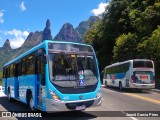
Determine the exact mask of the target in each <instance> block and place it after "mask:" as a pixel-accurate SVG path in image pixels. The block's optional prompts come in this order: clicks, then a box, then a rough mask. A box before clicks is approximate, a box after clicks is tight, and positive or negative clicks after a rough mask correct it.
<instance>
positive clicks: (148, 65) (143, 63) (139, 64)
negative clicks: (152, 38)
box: [133, 61, 153, 68]
mask: <svg viewBox="0 0 160 120" xmlns="http://www.w3.org/2000/svg"><path fill="white" fill-rule="evenodd" d="M139 67H145V68H153V64H152V62H151V61H133V68H139Z"/></svg>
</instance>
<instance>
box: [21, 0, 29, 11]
mask: <svg viewBox="0 0 160 120" xmlns="http://www.w3.org/2000/svg"><path fill="white" fill-rule="evenodd" d="M20 9H21V10H22V11H25V10H26V9H27V8H26V6H25V5H24V1H23V2H21V4H20Z"/></svg>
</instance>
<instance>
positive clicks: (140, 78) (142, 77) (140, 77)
mask: <svg viewBox="0 0 160 120" xmlns="http://www.w3.org/2000/svg"><path fill="white" fill-rule="evenodd" d="M137 77H138V79H139V80H148V79H149V75H140V74H138V75H137Z"/></svg>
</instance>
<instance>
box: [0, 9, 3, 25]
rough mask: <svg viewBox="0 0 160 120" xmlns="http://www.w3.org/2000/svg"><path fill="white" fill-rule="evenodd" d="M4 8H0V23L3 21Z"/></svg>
mask: <svg viewBox="0 0 160 120" xmlns="http://www.w3.org/2000/svg"><path fill="white" fill-rule="evenodd" d="M3 12H4V10H0V23H4V19H3V16H4V13H3Z"/></svg>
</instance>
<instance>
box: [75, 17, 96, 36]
mask: <svg viewBox="0 0 160 120" xmlns="http://www.w3.org/2000/svg"><path fill="white" fill-rule="evenodd" d="M97 20H99V17H97V16H90V17H89V19H88V20H86V21H82V22H81V23H79V25H78V27H77V28H76V31H77V32H79V35H80V37H81V38H82V39H83V37H84V35H85V33H86V32H87V31H88V30H89V28H90V27H91V26H92V24H93V23H94V22H96V21H97Z"/></svg>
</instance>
